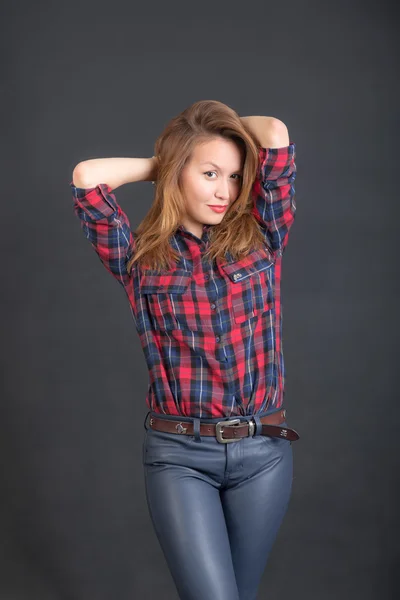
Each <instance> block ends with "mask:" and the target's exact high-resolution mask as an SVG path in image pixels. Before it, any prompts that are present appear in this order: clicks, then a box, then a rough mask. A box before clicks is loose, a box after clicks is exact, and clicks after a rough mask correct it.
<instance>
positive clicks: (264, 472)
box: [221, 436, 293, 600]
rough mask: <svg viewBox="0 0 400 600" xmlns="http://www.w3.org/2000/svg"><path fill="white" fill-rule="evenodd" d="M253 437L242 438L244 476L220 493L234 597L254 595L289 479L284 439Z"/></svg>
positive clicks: (287, 448)
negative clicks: (231, 564)
mask: <svg viewBox="0 0 400 600" xmlns="http://www.w3.org/2000/svg"><path fill="white" fill-rule="evenodd" d="M257 437H260V439H257ZM257 437H256V438H248V439H246V438H245V445H244V447H243V467H244V475H245V477H243V478H242V480H241V481H240V482H238V483H235V485H233V486H232V487H231V488H229V486H228V487H227V488H226V489H224V490H223V491H222V492H221V501H222V505H223V510H224V514H225V518H226V523H227V528H228V535H229V538H230V545H231V552H232V561H233V565H234V570H235V576H236V583H237V587H238V590H239V598H240V600H256V598H257V590H258V587H259V584H260V581H261V577H262V574H263V571H264V569H265V567H266V564H267V559H268V556H269V553H270V551H271V548H272V545H273V543H274V541H275V538H276V536H277V533H278V530H279V527H280V525H281V523H282V520H283V517H284V515H285V513H286V510H287V506H288V503H289V498H290V494H291V488H292V479H293V454H292V446H291V444H290V442H289V441H288V440H285V439H281V438H272V437H268V436H257ZM242 441H243V440H242ZM252 464H253V465H254V466H255V467H254V468H253V467H252ZM246 473H247V478H246Z"/></svg>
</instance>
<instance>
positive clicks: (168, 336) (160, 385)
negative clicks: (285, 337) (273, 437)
mask: <svg viewBox="0 0 400 600" xmlns="http://www.w3.org/2000/svg"><path fill="white" fill-rule="evenodd" d="M295 156H296V152H295V143H294V142H290V144H289V146H286V147H282V148H263V147H261V148H259V165H258V169H257V177H256V179H255V181H254V184H253V188H252V197H253V199H254V203H253V209H252V212H253V214H254V215H255V217H256V219H257V221H258V222H259V224H260V229H261V231H262V233H263V235H264V239H265V245H264V247H263V248H262V249H257V250H254V251H252V252H251V253H250V254H249V255H247V256H246V257H245V258H242V259H241V260H237V261H232V257H231V256H228V261H219V260H217V261H214V264H211V263H210V262H206V261H205V260H204V258H203V254H204V251H205V250H206V248H207V247H208V238H209V232H208V230H209V228H210V227H211V225H204V226H203V234H202V237H201V239H200V238H198V237H197V236H196V235H194V234H193V233H191V232H189V231H188V230H187V229H186V228H185V227H184V226H183V225H181V226H180V227H179V228H178V229H177V230H176V232H175V233H174V235H173V236H172V237H171V244H172V246H173V247H174V248H175V249H176V250H177V251H178V253H179V255H180V260H179V262H178V263H177V264H176V266H174V267H173V270H171V271H163V272H161V273H157V272H156V271H153V270H141V269H140V268H139V267H138V265H136V264H134V266H133V268H132V272H131V275H129V274H128V272H127V270H126V263H127V261H128V259H129V258H130V257H131V256H132V253H134V251H135V236H134V234H133V233H132V231H131V228H130V224H129V220H128V217H127V215H126V214H125V212H124V211H123V210H122V209H121V207H120V206H119V204H118V202H117V200H116V198H115V194H113V193H112V190H111V188H110V187H109V186H108V185H107V184H105V183H100V184H99V185H97V186H96V187H94V188H89V189H83V188H78V187H75V186H74V184H73V182H71V183H70V186H71V188H72V192H73V200H74V212H75V214H76V216H77V217H78V218H79V219H80V224H81V226H82V229H83V232H84V234H85V236H86V238H87V239H88V240H89V241H90V242H91V244H92V246H93V248H94V250H95V251H96V253H97V254H98V256H99V258H100V260H101V262H102V263H103V265H104V266H105V268H106V269H107V270H108V271H109V272H110V273H111V274H112V275H113V277H115V279H116V280H117V281H118V282H119V283H120V284H121V285H122V287H123V288H124V290H125V292H126V294H127V296H128V300H129V304H130V307H131V313H132V316H133V320H134V323H135V326H136V330H137V332H138V334H139V338H140V343H141V345H142V348H143V352H144V355H145V359H146V363H147V366H148V370H149V386H148V392H147V396H146V404H147V406H148V408H149V410H152V411H154V412H156V413H163V414H169V415H177V416H182V417H184V416H190V417H199V418H204V419H207V418H216V417H235V416H237V415H252V414H255V413H259V412H263V413H264V412H275V410H278V409H280V408H282V406H283V401H284V384H285V367H284V358H283V346H282V304H281V264H282V254H283V251H284V249H285V247H286V244H287V241H288V234H289V230H290V227H291V225H292V224H293V221H294V218H295V212H296V203H295V189H294V181H295V177H296V164H295Z"/></svg>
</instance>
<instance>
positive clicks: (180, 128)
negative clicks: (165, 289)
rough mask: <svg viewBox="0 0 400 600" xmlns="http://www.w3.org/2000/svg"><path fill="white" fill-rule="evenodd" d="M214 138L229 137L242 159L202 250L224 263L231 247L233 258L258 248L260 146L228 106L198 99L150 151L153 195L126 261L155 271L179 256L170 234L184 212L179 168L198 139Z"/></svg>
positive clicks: (180, 169) (260, 244) (169, 266)
mask: <svg viewBox="0 0 400 600" xmlns="http://www.w3.org/2000/svg"><path fill="white" fill-rule="evenodd" d="M217 137H222V138H225V139H229V140H232V141H233V142H234V143H235V144H236V145H237V147H238V149H239V151H240V152H241V154H242V156H243V157H244V164H243V176H242V181H241V188H240V194H239V196H238V198H237V199H236V200H235V201H234V202H233V203H232V204H231V205H230V206H229V208H228V211H227V213H226V215H225V216H224V218H223V219H222V220H221V222H220V223H218V224H217V225H212V226H211V227H210V229H209V234H210V237H209V239H210V243H209V247H208V249H207V250H206V252H205V253H204V258H207V259H209V260H211V261H212V260H213V259H217V258H219V259H220V260H221V261H222V262H223V261H224V260H225V258H226V252H227V251H229V252H230V253H231V255H232V258H233V259H234V260H238V259H239V258H242V257H243V256H245V255H246V254H248V252H250V251H251V250H254V249H255V248H260V247H261V246H262V245H263V244H264V243H265V241H264V236H263V234H262V232H261V230H260V225H259V223H258V221H257V219H256V218H255V216H254V215H253V214H251V209H252V202H253V200H252V195H251V190H252V186H253V183H254V181H255V178H256V175H257V167H258V151H259V144H258V141H257V140H256V138H255V137H254V135H253V133H252V132H251V131H250V129H249V128H247V127H246V126H245V125H244V123H243V122H242V121H241V120H240V117H239V115H238V114H237V113H236V111H234V110H233V109H232V108H230V107H229V106H227V105H226V104H223V103H222V102H219V101H217V100H200V101H199V102H195V103H194V104H192V105H191V106H189V107H188V108H186V109H185V110H184V111H183V112H181V113H180V114H178V115H177V116H176V117H174V118H172V119H171V120H170V121H169V123H168V124H167V125H166V127H165V129H164V130H163V131H162V133H161V134H160V135H159V137H158V138H157V140H156V142H155V145H154V150H155V151H154V155H155V156H156V157H157V161H158V172H157V181H156V185H155V186H154V189H155V197H154V200H153V203H152V205H151V207H150V210H149V211H148V213H147V215H146V216H145V218H144V219H143V220H142V221H141V223H140V224H139V226H138V227H137V229H136V232H135V242H136V248H135V252H134V254H133V256H132V257H131V258H130V259H129V260H128V263H127V269H128V272H129V273H130V271H131V269H132V266H133V264H134V263H137V264H138V265H139V266H140V267H144V268H149V269H154V270H156V271H159V270H163V269H169V268H171V267H172V266H173V262H174V261H175V262H177V261H178V260H179V253H178V252H177V251H175V250H174V248H173V247H172V246H171V245H170V238H171V236H172V235H173V234H174V233H175V231H176V230H177V228H178V227H179V226H180V224H181V220H182V218H183V217H184V215H185V212H186V211H185V204H184V197H183V194H182V188H181V178H180V175H181V172H182V169H183V168H184V166H185V165H186V163H187V162H188V161H189V160H190V158H191V155H192V152H193V149H194V148H195V146H196V145H197V144H199V143H204V142H206V141H210V140H212V139H215V138H217Z"/></svg>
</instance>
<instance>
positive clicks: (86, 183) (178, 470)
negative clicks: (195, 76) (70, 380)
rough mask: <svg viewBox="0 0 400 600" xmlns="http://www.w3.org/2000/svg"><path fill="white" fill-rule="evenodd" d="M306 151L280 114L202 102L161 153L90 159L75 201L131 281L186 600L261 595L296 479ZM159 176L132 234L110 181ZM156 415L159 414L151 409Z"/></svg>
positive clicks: (148, 454) (159, 143) (165, 518)
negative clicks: (299, 214) (298, 288)
mask: <svg viewBox="0 0 400 600" xmlns="http://www.w3.org/2000/svg"><path fill="white" fill-rule="evenodd" d="M295 176H296V165H295V144H294V143H293V142H289V136H288V130H287V127H286V126H285V124H284V123H283V122H282V121H280V120H279V119H276V118H273V117H260V116H254V117H239V115H238V114H237V113H236V112H235V111H234V110H233V109H232V108H230V107H229V106H227V105H225V104H223V103H221V102H218V101H200V102H196V103H195V104H193V105H192V106H189V107H188V108H187V109H186V110H184V111H183V112H182V113H181V114H179V115H178V116H176V117H175V118H173V119H172V120H171V121H170V122H169V123H168V124H167V126H166V127H165V129H164V131H163V132H162V133H161V135H160V136H159V137H158V139H157V140H156V143H155V155H154V156H153V157H152V158H100V159H93V160H87V161H83V162H81V163H79V164H78V165H77V166H76V167H75V169H74V172H73V181H72V182H71V184H70V185H71V187H72V192H73V199H74V210H75V214H76V215H77V217H78V218H79V219H80V223H81V226H82V229H83V231H84V234H85V236H86V237H87V238H88V239H89V241H90V242H91V244H92V246H93V248H94V249H95V251H96V252H97V254H98V256H99V258H100V260H101V261H102V263H103V265H104V266H105V268H106V269H107V270H108V271H109V272H110V273H111V274H112V275H113V276H114V277H115V279H116V280H117V281H118V282H119V283H120V284H121V286H122V287H123V289H124V290H125V292H126V294H127V297H128V300H129V303H130V307H131V312H132V316H133V319H134V323H135V326H136V329H137V332H138V334H139V338H140V342H141V344H142V347H143V352H144V355H145V358H146V363H147V365H148V369H149V387H148V393H147V398H146V404H147V407H148V409H149V411H148V413H147V415H146V419H145V424H144V425H145V433H144V441H143V467H144V476H145V489H146V497H147V503H148V507H149V514H150V516H151V519H152V523H153V525H154V529H155V532H156V535H157V537H158V540H159V542H160V546H161V548H162V550H163V552H164V555H165V558H166V561H167V564H168V567H169V569H170V571H171V574H172V577H173V579H174V581H175V584H176V587H177V590H178V593H179V597H180V598H183V599H185V600H217V599H218V600H225V599H226V600H228V599H229V600H239V599H240V600H255V599H256V597H257V589H258V587H259V583H260V580H261V577H262V574H263V571H264V569H265V566H266V563H267V559H268V556H269V553H270V551H271V548H272V545H273V542H274V540H275V538H276V535H277V533H278V530H279V527H280V525H281V523H282V520H283V517H284V515H285V513H286V510H287V506H288V502H289V498H290V494H291V487H292V478H293V458H292V446H291V444H292V441H293V440H296V439H298V437H299V436H298V434H297V432H296V431H295V430H293V429H290V428H289V427H288V426H287V421H286V416H285V413H286V411H285V409H284V408H283V401H284V381H285V369H284V360H283V347H282V304H281V292H280V282H281V261H282V254H283V252H284V249H285V247H286V244H287V241H288V234H289V230H290V227H291V225H292V223H293V221H294V217H295V211H296V204H295V200H294V194H295V191H294V180H295ZM140 180H143V181H153V183H154V184H155V188H154V190H155V197H154V201H153V203H152V205H151V207H150V210H149V212H148V214H147V215H146V217H145V218H144V220H143V221H142V222H141V223H140V225H139V227H138V228H137V230H136V231H135V232H134V233H133V232H132V231H131V228H130V224H129V220H128V217H127V215H126V214H125V213H124V211H123V210H122V209H121V207H120V206H119V205H118V203H117V200H116V197H115V194H114V193H113V190H115V189H116V188H117V187H119V186H121V185H123V184H126V183H129V182H134V181H140ZM148 417H149V418H148Z"/></svg>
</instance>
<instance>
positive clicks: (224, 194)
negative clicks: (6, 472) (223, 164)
mask: <svg viewBox="0 0 400 600" xmlns="http://www.w3.org/2000/svg"><path fill="white" fill-rule="evenodd" d="M215 195H216V196H217V198H221V199H223V200H225V201H229V183H228V182H227V181H225V180H222V179H221V180H220V181H219V182H218V189H217V192H216V194H215Z"/></svg>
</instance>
